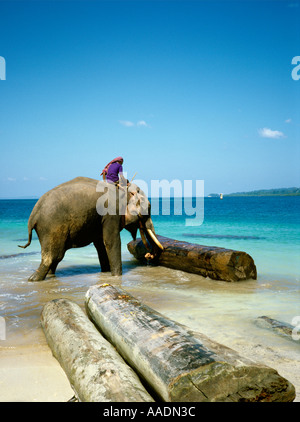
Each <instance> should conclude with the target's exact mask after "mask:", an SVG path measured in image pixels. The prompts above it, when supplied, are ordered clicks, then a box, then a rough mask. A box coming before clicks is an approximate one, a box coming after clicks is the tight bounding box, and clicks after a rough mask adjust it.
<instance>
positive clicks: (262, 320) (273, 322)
mask: <svg viewBox="0 0 300 422" xmlns="http://www.w3.org/2000/svg"><path fill="white" fill-rule="evenodd" d="M255 322H256V325H257V326H259V327H260V328H267V329H271V330H272V331H274V332H275V333H277V334H279V335H281V336H283V337H285V338H287V339H288V340H293V341H298V340H296V339H294V338H293V332H294V331H295V327H294V326H293V325H291V324H288V323H286V322H282V321H278V320H277V319H273V318H270V317H268V316H265V315H264V316H260V317H258V318H257V319H256V321H255ZM298 342H299V341H298Z"/></svg>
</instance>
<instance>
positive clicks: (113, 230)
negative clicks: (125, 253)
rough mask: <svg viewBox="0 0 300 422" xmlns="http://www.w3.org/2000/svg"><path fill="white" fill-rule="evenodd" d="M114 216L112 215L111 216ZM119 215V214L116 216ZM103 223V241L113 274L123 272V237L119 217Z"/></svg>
mask: <svg viewBox="0 0 300 422" xmlns="http://www.w3.org/2000/svg"><path fill="white" fill-rule="evenodd" d="M111 217H112V216H111ZM116 217H117V216H116ZM114 220H116V219H114V218H113V217H112V218H111V221H110V222H107V221H106V223H105V224H103V226H102V229H103V242H104V246H105V249H106V252H107V256H108V260H109V266H110V270H111V275H121V274H122V259H121V237H120V224H119V219H117V220H116V221H114Z"/></svg>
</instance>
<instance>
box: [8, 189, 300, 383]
mask: <svg viewBox="0 0 300 422" xmlns="http://www.w3.org/2000/svg"><path fill="white" fill-rule="evenodd" d="M155 201H158V199H153V200H152V201H151V202H152V208H153V207H154V206H155V205H158V204H157V203H156V204H155ZM162 201H166V200H162ZM167 201H168V200H167ZM35 202H36V200H1V201H0V317H1V321H2V323H3V322H5V339H2V340H0V347H4V348H7V347H8V348H9V347H19V346H24V345H32V344H46V341H45V338H44V335H43V332H42V330H41V326H40V314H41V310H42V307H43V305H44V304H45V303H46V302H47V301H49V300H52V299H54V298H59V297H64V298H68V299H71V300H73V301H75V302H76V303H78V304H79V305H80V306H82V307H84V295H85V293H86V291H87V289H88V288H89V287H90V286H91V285H94V284H102V283H111V284H114V285H116V286H119V287H122V288H123V289H124V290H126V291H127V292H129V293H131V294H132V295H134V296H135V297H137V298H138V299H140V300H142V301H143V302H145V303H146V304H148V305H149V306H151V307H152V308H154V309H156V310H157V311H159V312H161V313H163V314H165V315H166V316H168V317H170V318H172V319H173V320H175V321H178V322H180V323H182V324H185V325H187V326H189V327H190V328H192V329H194V330H197V331H200V332H202V333H203V334H206V335H208V336H209V337H210V338H212V339H214V340H216V341H218V342H220V343H222V344H225V345H227V346H228V347H232V348H233V349H235V350H237V351H239V352H240V353H242V354H243V355H244V356H247V357H250V358H253V359H255V360H258V361H260V362H264V363H266V364H269V365H270V366H273V367H275V368H278V369H279V370H280V371H282V372H283V375H286V376H287V377H291V378H292V381H293V382H294V384H296V385H297V386H298V385H299V389H300V371H299V368H300V353H299V352H300V345H299V342H296V341H294V340H291V339H287V338H284V337H280V336H279V335H277V334H274V333H273V332H272V331H271V330H266V329H262V328H261V327H259V326H257V324H256V319H257V318H258V317H259V316H262V315H267V316H269V317H271V318H275V319H278V320H281V321H285V322H287V323H289V324H291V323H292V321H293V319H294V318H295V317H296V316H300V224H299V223H300V213H299V210H300V197H225V198H224V199H223V200H220V199H218V198H205V199H204V221H203V223H202V224H201V225H200V226H187V225H186V224H185V223H186V218H187V216H186V215H184V213H183V215H176V214H178V207H179V209H180V207H181V209H182V211H184V206H183V202H181V201H179V202H178V200H177V201H175V205H174V203H173V202H172V203H171V204H170V209H171V213H170V215H161V214H162V212H161V213H160V215H153V222H154V226H155V230H156V233H158V234H160V235H162V236H166V237H170V238H174V239H178V240H184V241H187V242H192V243H198V244H202V245H210V246H219V247H224V248H229V249H235V250H242V251H245V252H247V253H248V254H250V255H251V256H252V258H253V259H254V261H255V264H256V266H257V272H258V279H257V280H246V281H243V282H237V283H228V282H223V281H215V280H211V279H209V278H204V277H201V276H198V275H194V274H189V273H186V272H182V271H176V270H172V269H168V268H164V267H153V266H151V265H141V264H139V263H138V262H137V261H136V260H135V259H134V258H133V257H132V256H131V255H130V254H129V252H128V251H127V246H126V245H127V243H128V242H129V241H130V240H131V237H130V234H129V233H128V232H126V231H125V230H124V231H123V232H122V233H121V238H122V259H123V275H122V276H120V277H111V276H110V275H109V274H107V273H101V272H100V271H99V270H100V268H99V263H98V258H97V253H96V250H95V249H94V247H93V246H92V245H90V246H87V247H85V248H81V249H73V250H70V251H67V253H66V255H65V258H64V260H63V261H62V262H61V263H60V264H59V266H58V269H57V272H56V275H55V276H51V277H48V278H47V279H46V280H45V281H42V282H34V283H32V282H28V281H27V280H28V277H29V276H30V275H31V274H32V273H33V272H34V270H35V269H36V268H37V267H38V265H39V263H40V245H39V241H38V239H37V236H36V235H35V234H34V236H33V240H32V243H31V245H30V246H29V247H28V248H27V249H25V250H24V249H20V248H18V246H17V245H18V244H23V245H24V244H25V243H26V242H27V236H28V235H27V220H28V217H29V215H30V212H31V210H32V208H33V206H34V204H35ZM160 205H161V207H160V208H161V209H162V208H163V206H164V202H162V203H161V204H160ZM176 207H177V208H176ZM154 208H155V207H154ZM156 208H157V207H156ZM1 321H0V322H1ZM298 324H299V325H300V323H299V322H298ZM2 325H3V324H2ZM294 325H295V324H294ZM295 329H296V330H297V326H296V327H295ZM296 333H297V331H296ZM298 333H299V334H300V326H299V330H298ZM2 337H3V336H2ZM297 368H298V370H297ZM297 388H298V387H297Z"/></svg>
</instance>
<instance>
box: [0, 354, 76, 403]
mask: <svg viewBox="0 0 300 422" xmlns="http://www.w3.org/2000/svg"><path fill="white" fill-rule="evenodd" d="M73 395H74V393H73V390H72V388H71V387H70V384H69V381H68V378H67V377H66V375H65V373H64V371H63V369H62V368H61V366H60V365H59V363H58V362H57V360H56V359H55V358H54V357H53V356H52V353H51V350H50V349H49V348H48V347H47V346H24V347H18V348H8V349H5V348H3V349H0V401H1V402H66V401H68V400H69V399H70V398H71V397H72V396H73Z"/></svg>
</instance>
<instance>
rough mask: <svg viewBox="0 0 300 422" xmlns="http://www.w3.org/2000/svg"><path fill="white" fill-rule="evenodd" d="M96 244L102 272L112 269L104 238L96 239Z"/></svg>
mask: <svg viewBox="0 0 300 422" xmlns="http://www.w3.org/2000/svg"><path fill="white" fill-rule="evenodd" d="M94 246H95V248H96V250H97V253H98V258H99V262H100V266H101V271H102V272H108V271H110V266H109V259H108V256H107V252H106V249H105V246H104V243H103V240H102V239H100V240H99V239H97V240H95V241H94Z"/></svg>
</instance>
